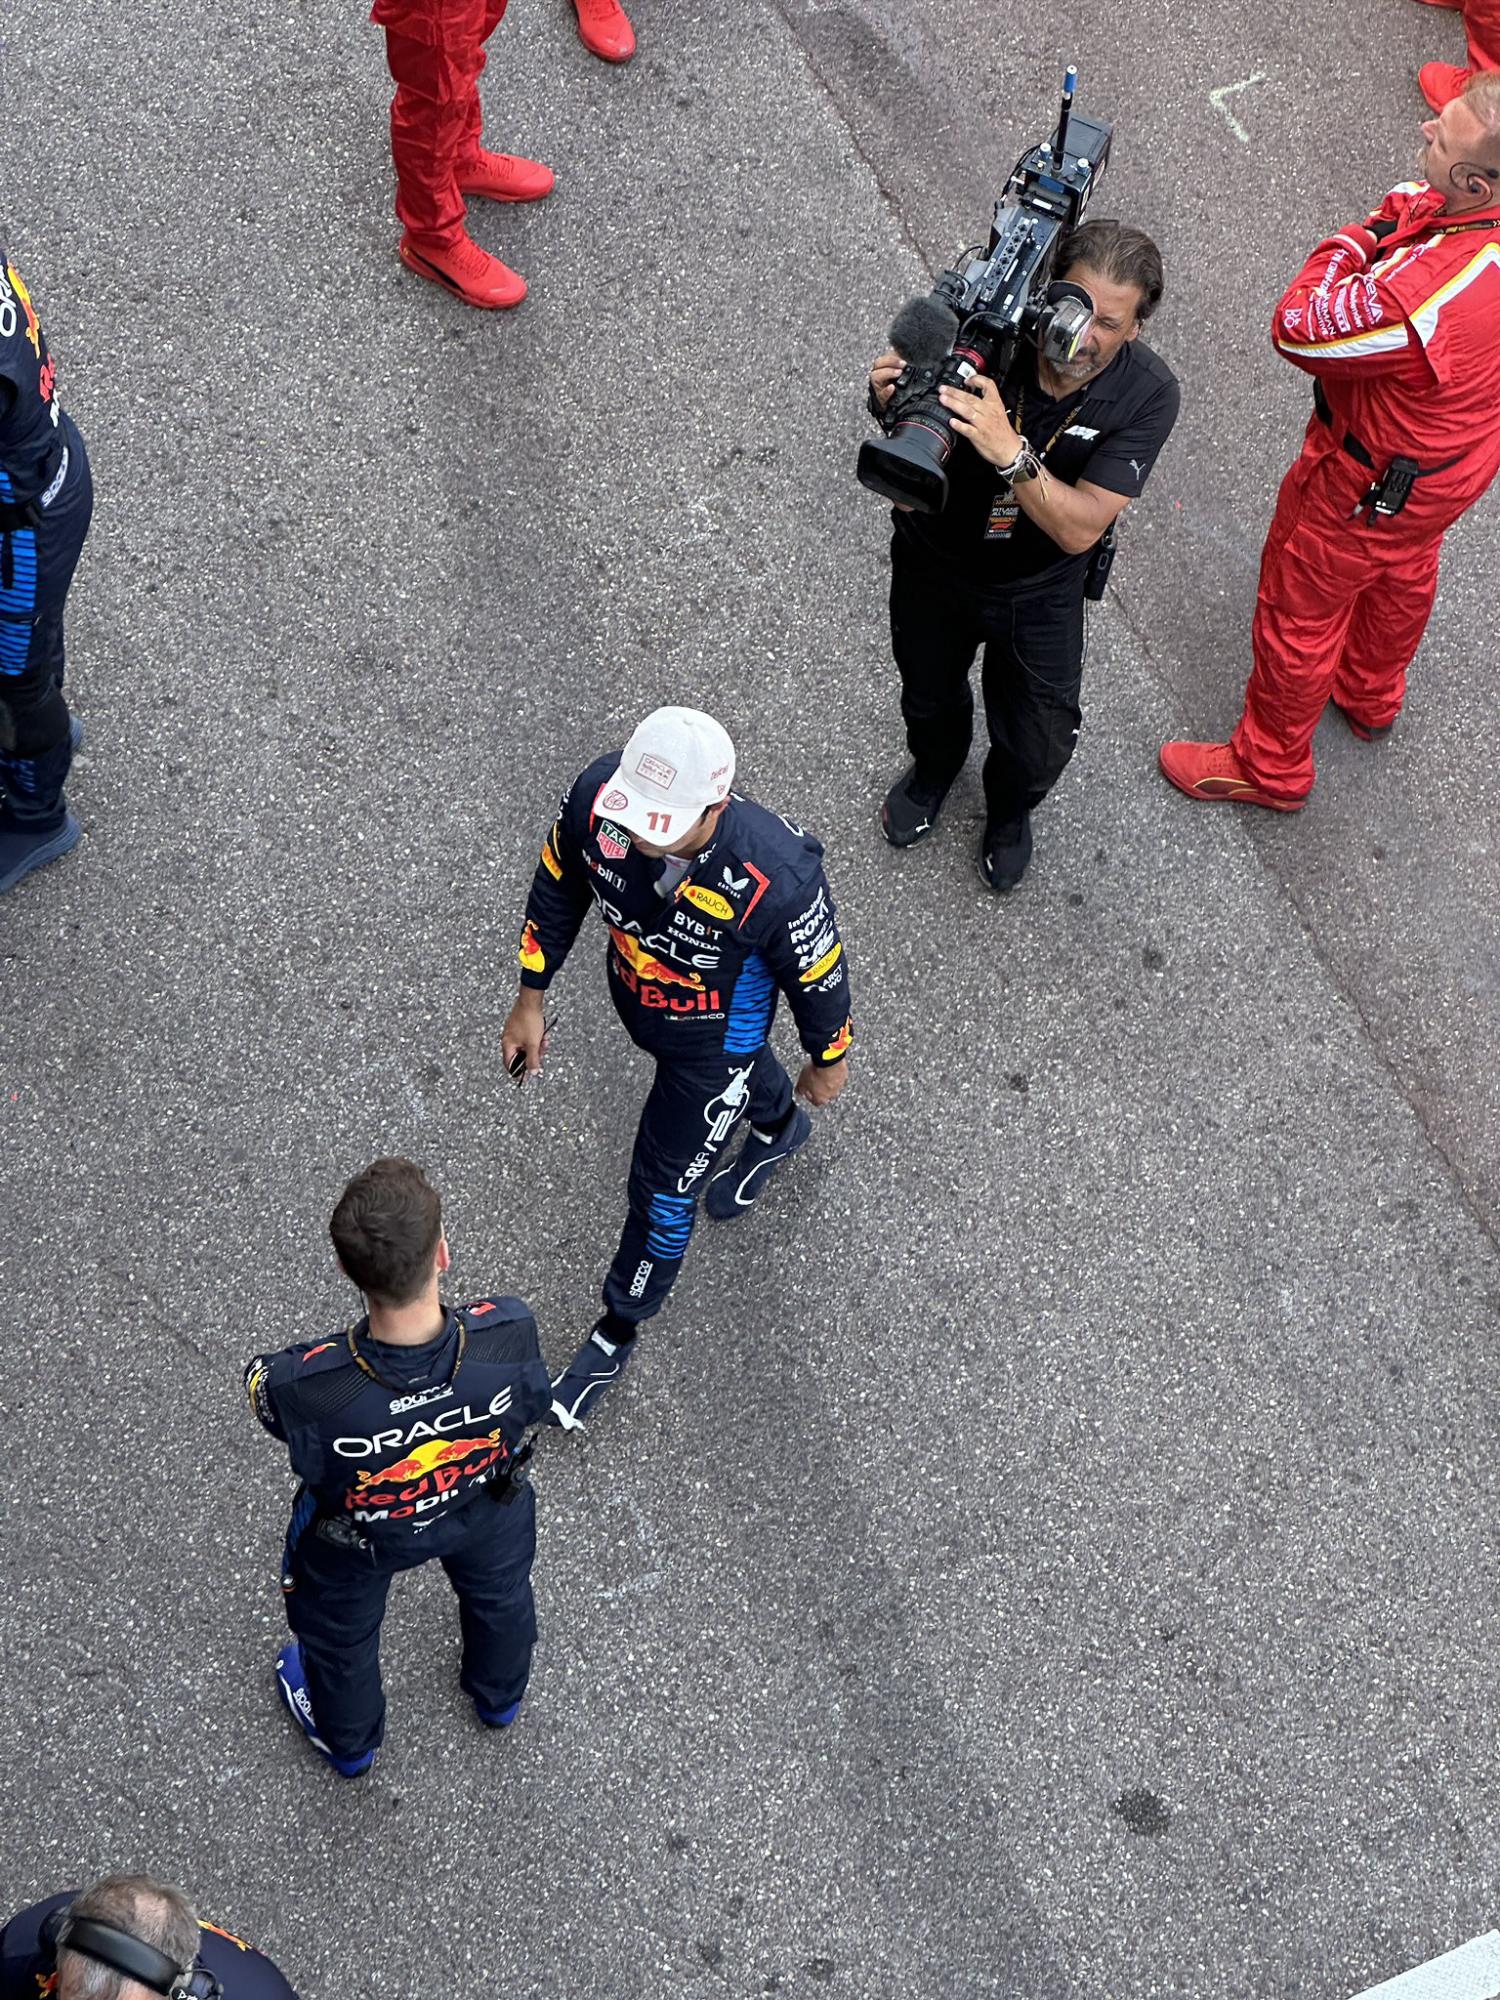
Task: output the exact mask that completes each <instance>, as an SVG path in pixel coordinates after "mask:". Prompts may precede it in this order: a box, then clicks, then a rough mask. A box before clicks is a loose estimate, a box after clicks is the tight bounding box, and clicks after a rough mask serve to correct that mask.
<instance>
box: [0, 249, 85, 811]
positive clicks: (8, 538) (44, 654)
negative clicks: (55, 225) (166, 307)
mask: <svg viewBox="0 0 1500 2000" xmlns="http://www.w3.org/2000/svg"><path fill="white" fill-rule="evenodd" d="M56 376H57V371H56V368H55V365H54V363H53V360H52V356H51V355H50V354H49V353H48V351H47V342H46V339H45V338H44V336H43V334H42V329H41V326H40V324H39V323H38V321H37V316H36V309H35V307H34V306H33V305H32V303H31V295H30V293H29V292H28V291H27V289H26V286H25V283H24V282H23V280H22V278H21V275H20V273H19V272H18V271H17V270H16V268H15V266H14V264H12V263H11V262H10V260H9V259H8V258H7V257H6V255H5V253H4V251H3V250H0V793H3V799H4V810H5V811H6V812H8V813H9V814H11V815H12V817H13V818H14V819H17V820H22V821H24V822H26V823H28V824H31V825H36V826H39V827H44V828H45V827H48V826H50V825H51V824H52V823H53V822H54V821H56V822H59V823H60V821H61V818H62V790H63V784H64V782H65V781H66V779H67V775H68V767H69V765H70V764H71V762H72V757H73V752H72V746H71V744H70V742H69V738H68V710H67V704H66V703H65V702H64V700H63V695H62V684H63V667H64V657H63V605H64V602H65V600H66V598H67V595H68V586H69V585H70V584H71V583H72V581H73V571H74V570H75V569H76V567H77V565H78V558H79V555H80V554H81V552H82V549H83V542H84V537H85V536H86V535H87V533H88V529H89V518H90V516H91V514H92V513H93V506H94V488H93V482H92V479H91V478H90V474H89V461H88V454H87V452H86V451H85V450H84V447H83V439H82V438H81V437H80V436H79V434H78V430H77V427H76V426H75V425H74V423H73V422H72V420H71V419H70V418H68V417H66V416H64V415H63V413H62V411H61V409H60V407H59V405H58V401H57V395H56Z"/></svg>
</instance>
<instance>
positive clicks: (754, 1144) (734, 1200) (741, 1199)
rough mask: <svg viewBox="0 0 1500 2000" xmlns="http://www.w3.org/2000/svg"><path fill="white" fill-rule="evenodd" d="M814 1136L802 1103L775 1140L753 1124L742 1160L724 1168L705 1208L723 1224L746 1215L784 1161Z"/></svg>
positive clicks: (711, 1184)
mask: <svg viewBox="0 0 1500 2000" xmlns="http://www.w3.org/2000/svg"><path fill="white" fill-rule="evenodd" d="M811 1137H812V1120H811V1119H810V1118H809V1117H808V1115H807V1113H806V1112H805V1111H804V1110H803V1109H802V1106H801V1105H800V1104H797V1105H794V1106H793V1107H792V1115H791V1117H790V1118H789V1119H788V1120H787V1122H786V1124H785V1125H784V1126H783V1127H782V1128H781V1130H780V1132H778V1133H777V1134H776V1136H775V1138H771V1137H770V1136H769V1135H768V1134H767V1133H765V1132H758V1131H757V1130H756V1129H755V1127H754V1126H753V1125H752V1126H751V1127H750V1131H749V1134H748V1136H747V1137H746V1140H745V1143H744V1145H743V1146H741V1148H740V1151H739V1157H738V1158H737V1159H735V1160H731V1162H730V1163H729V1165H728V1166H727V1167H720V1169H719V1171H718V1172H717V1173H716V1174H715V1175H714V1177H713V1179H712V1180H711V1181H710V1182H709V1184H708V1191H707V1193H706V1194H705V1195H704V1197H703V1206H704V1207H705V1208H706V1209H707V1210H708V1212H709V1214H710V1215H711V1216H713V1217H714V1218H715V1219H716V1220H717V1221H719V1222H727V1221H728V1220H729V1218H730V1217H731V1216H732V1215H743V1214H744V1212H745V1210H746V1209H747V1208H749V1207H750V1206H751V1205H752V1204H753V1203H754V1202H756V1201H758V1200H759V1198H760V1194H761V1190H762V1189H763V1188H764V1187H765V1184H766V1182H767V1181H768V1180H769V1179H770V1178H771V1176H772V1174H774V1173H775V1171H776V1169H777V1168H778V1167H779V1166H780V1165H781V1163H782V1161H783V1160H789V1159H790V1158H791V1157H792V1155H793V1153H795V1152H796V1150H797V1148H798V1147H799V1146H805V1145H806V1144H807V1142H808V1140H809V1139H810V1138H811Z"/></svg>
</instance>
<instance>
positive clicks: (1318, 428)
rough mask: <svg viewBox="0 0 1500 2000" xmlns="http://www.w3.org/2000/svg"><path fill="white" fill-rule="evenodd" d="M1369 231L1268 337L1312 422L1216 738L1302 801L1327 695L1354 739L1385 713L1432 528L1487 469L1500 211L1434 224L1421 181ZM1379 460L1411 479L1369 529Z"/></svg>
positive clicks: (1297, 295) (1416, 633)
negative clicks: (1313, 390)
mask: <svg viewBox="0 0 1500 2000" xmlns="http://www.w3.org/2000/svg"><path fill="white" fill-rule="evenodd" d="M1377 218H1378V219H1380V220H1382V221H1387V220H1388V221H1394V222H1395V223H1396V228H1395V230H1394V232H1393V233H1392V234H1391V235H1389V236H1388V237H1386V238H1385V239H1384V240H1383V241H1382V242H1380V243H1379V245H1378V246H1377V248H1376V250H1375V251H1374V254H1373V256H1372V258H1371V261H1370V262H1369V264H1368V266H1367V265H1366V263H1365V250H1364V247H1363V246H1362V245H1361V244H1360V243H1359V242H1358V241H1357V240H1356V239H1357V238H1358V237H1359V236H1361V235H1363V234H1364V232H1362V231H1356V232H1354V233H1353V234H1352V235H1351V236H1350V237H1344V236H1332V237H1329V238H1328V239H1327V241H1325V242H1323V243H1320V244H1319V245H1318V247H1317V249H1316V250H1315V251H1314V252H1313V254H1312V256H1311V257H1309V258H1308V260H1307V262H1306V264H1305V265H1304V266H1303V268H1302V270H1301V271H1300V272H1299V273H1298V276H1297V278H1296V281H1295V282H1294V283H1293V285H1292V286H1291V289H1290V290H1289V291H1288V292H1287V294H1286V296H1285V297H1284V298H1283V299H1282V301H1281V303H1280V305H1279V306H1278V307H1277V309H1276V315H1275V319H1274V321H1273V322H1272V330H1271V332H1272V339H1273V341H1274V342H1275V344H1276V347H1277V349H1278V351H1279V352H1280V353H1282V354H1284V355H1285V356H1286V358H1287V359H1288V360H1289V361H1291V362H1293V363H1295V364H1296V366H1297V367H1299V368H1304V369H1306V370H1307V372H1308V373H1309V374H1310V375H1312V376H1314V377H1315V378H1316V380H1317V384H1318V388H1319V390H1320V392H1321V394H1320V398H1319V401H1320V405H1321V406H1322V407H1323V408H1325V409H1326V411H1327V417H1326V420H1325V419H1324V418H1323V417H1322V416H1320V415H1315V416H1314V417H1313V418H1312V420H1311V421H1310V423H1309V424H1308V427H1307V436H1306V439H1305V440H1304V443H1303V446H1302V455H1301V457H1300V458H1299V459H1298V460H1297V462H1296V464H1295V465H1293V467H1292V469H1291V470H1290V472H1288V474H1287V475H1286V478H1285V479H1284V480H1283V481H1282V486H1281V492H1280V495H1279V497H1278V499H1277V502H1276V513H1275V517H1274V518H1273V520H1272V523H1271V530H1270V533H1269V535H1268V536H1267V537H1266V545H1265V551H1264V553H1263V555H1262V557H1261V569H1260V590H1259V595H1258V598H1257V602H1256V611H1255V624H1254V631H1253V642H1254V655H1255V665H1254V670H1253V672H1252V674H1251V676H1250V685H1249V687H1248V689H1247V690H1246V694H1245V712H1244V715H1243V716H1242V718H1241V720H1240V723H1239V726H1238V727H1237V728H1236V730H1235V732H1234V736H1233V738H1232V739H1231V742H1232V747H1233V749H1234V752H1235V754H1236V756H1237V757H1238V758H1239V760H1240V762H1241V764H1242V765H1243V766H1244V768H1245V771H1246V773H1247V774H1248V775H1249V776H1250V777H1251V778H1252V779H1253V780H1254V781H1255V783H1256V784H1257V785H1259V786H1260V787H1261V788H1262V789H1263V790H1265V791H1267V792H1269V793H1272V794H1274V795H1276V796H1278V797H1280V798H1283V799H1302V798H1305V797H1306V795H1307V793H1308V792H1309V791H1310V790H1311V789H1312V782H1313V761H1312V738H1313V731H1314V730H1315V729H1316V727H1317V724H1318V718H1319V716H1320V715H1321V714H1322V713H1323V709H1324V707H1325V705H1326V704H1327V702H1328V699H1329V697H1330V696H1332V697H1333V698H1334V699H1335V700H1336V701H1337V702H1338V704H1339V706H1340V707H1341V708H1343V709H1345V710H1346V711H1347V712H1348V714H1349V715H1350V716H1351V717H1352V718H1353V719H1354V720H1355V721H1356V722H1358V723H1360V724H1362V725H1364V726H1365V727H1366V728H1369V729H1384V728H1386V727H1387V726H1389V724H1390V723H1391V722H1392V721H1393V720H1394V719H1395V717H1396V715H1397V714H1398V713H1399V711H1400V708H1401V702H1402V698H1403V696H1404V694H1405V690H1406V670H1407V667H1408V666H1409V665H1410V663H1411V659H1412V656H1413V654H1414V653H1415V652H1416V650H1417V646H1418V644H1419V643H1420V641H1421V637H1422V633H1423V631H1424V629H1425V627H1426V624H1427V619H1428V616H1429V614H1430V612H1431V610H1432V603H1433V598H1434V596H1435V594H1436V591H1437V574H1438V554H1439V551H1440V549H1441V546H1442V539H1443V533H1444V530H1445V529H1446V528H1447V527H1448V526H1449V525H1450V524H1451V523H1452V522H1453V521H1456V520H1457V519H1458V516H1459V515H1460V514H1462V513H1463V511H1464V509H1465V508H1466V507H1468V506H1470V505H1471V504H1472V503H1473V502H1474V501H1475V500H1477V499H1478V498H1479V496H1480V494H1481V493H1483V492H1484V490H1485V488H1486V487H1487V486H1488V485H1489V483H1490V481H1491V480H1492V479H1493V478H1494V476H1495V473H1496V471H1497V470H1500V204H1497V205H1495V206H1490V207H1486V208H1483V209H1480V210H1478V211H1474V210H1470V211H1469V212H1467V213H1466V214H1463V215H1461V216H1449V215H1447V214H1446V213H1445V212H1444V210H1443V202H1442V197H1441V195H1439V194H1437V193H1436V192H1434V190H1433V189H1432V188H1430V187H1429V186H1428V185H1427V184H1426V183H1425V182H1407V183H1404V184H1403V185H1402V186H1400V187H1397V188H1394V189H1392V191H1391V192H1390V193H1389V194H1388V195H1387V196H1386V198H1385V200H1384V201H1383V202H1382V203H1381V205H1380V207H1379V208H1378V209H1377V210H1376V212H1375V215H1374V216H1372V217H1371V218H1370V219H1371V221H1372V222H1374V221H1376V220H1377ZM1366 241H1368V239H1367V238H1366ZM1394 458H1408V459H1414V460H1415V461H1416V463H1417V465H1418V467H1419V468H1420V476H1419V477H1417V478H1416V480H1415V481H1414V483H1413V485H1412V489H1411V497H1410V499H1409V500H1408V501H1407V503H1406V505H1405V507H1404V508H1403V509H1402V510H1401V512H1400V513H1398V514H1396V515H1394V516H1393V517H1391V518H1384V517H1382V516H1379V515H1376V514H1373V513H1372V512H1371V511H1370V510H1369V509H1368V508H1365V507H1362V504H1361V503H1362V502H1363V500H1364V498H1365V496H1366V495H1367V494H1368V493H1369V491H1370V489H1371V487H1372V485H1373V484H1374V483H1375V480H1376V479H1377V477H1378V475H1379V474H1380V473H1383V472H1384V471H1385V469H1386V467H1387V466H1389V464H1390V462H1391V460H1392V459H1394Z"/></svg>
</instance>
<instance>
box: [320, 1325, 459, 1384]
mask: <svg viewBox="0 0 1500 2000" xmlns="http://www.w3.org/2000/svg"><path fill="white" fill-rule="evenodd" d="M453 1317H454V1319H455V1320H456V1321H457V1323H458V1352H457V1354H455V1355H454V1357H453V1366H452V1368H451V1369H450V1370H449V1371H448V1380H447V1383H446V1385H445V1386H446V1387H447V1388H449V1389H451V1388H452V1387H453V1384H454V1383H455V1382H456V1381H457V1380H458V1371H459V1369H460V1368H462V1367H463V1365H464V1349H465V1348H466V1347H467V1346H468V1344H469V1329H468V1327H467V1326H465V1324H464V1319H463V1314H462V1313H454V1315H453ZM365 1325H366V1326H368V1325H369V1321H368V1320H366V1321H365ZM344 1338H345V1339H346V1340H347V1341H348V1343H349V1353H350V1355H351V1356H352V1357H353V1360H354V1364H355V1366H356V1367H357V1368H360V1369H362V1370H363V1371H364V1373H365V1374H366V1375H368V1376H369V1378H370V1380H371V1381H372V1382H378V1383H379V1384H380V1386H381V1388H382V1389H406V1388H409V1387H410V1384H409V1383H406V1382H388V1381H387V1380H386V1378H385V1377H384V1376H383V1375H382V1374H381V1373H380V1372H379V1370H378V1369H375V1368H372V1367H371V1366H370V1364H369V1362H368V1361H366V1359H365V1357H364V1356H363V1355H362V1354H361V1353H360V1351H359V1343H358V1341H357V1340H356V1339H355V1329H354V1326H353V1323H352V1322H351V1323H350V1325H349V1326H348V1327H347V1328H346V1329H345V1332H344Z"/></svg>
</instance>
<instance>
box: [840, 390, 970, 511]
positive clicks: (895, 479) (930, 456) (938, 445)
mask: <svg viewBox="0 0 1500 2000" xmlns="http://www.w3.org/2000/svg"><path fill="white" fill-rule="evenodd" d="M939 409H941V405H939ZM945 430H946V426H945V427H944V430H939V429H938V427H937V425H936V424H932V425H929V424H926V423H919V422H911V423H904V424H902V425H901V426H900V427H899V428H898V429H897V430H896V431H895V433H894V434H893V435H892V436H891V437H888V438H866V439H865V441H864V443H863V444H862V445H861V446H860V448H859V481H860V484H861V485H862V486H867V487H869V489H870V491H871V492H872V493H881V494H884V496H885V498H886V499H887V500H894V501H895V502H896V503H897V504H898V505H900V506H902V507H912V508H915V510H916V511H917V513H919V514H940V513H941V512H942V511H943V505H944V502H945V501H946V500H947V498H948V475H947V473H946V471H945V470H944V467H945V466H946V465H947V462H948V457H949V454H950V453H951V451H952V449H953V437H952V433H951V432H948V433H947V434H946V435H945Z"/></svg>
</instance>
